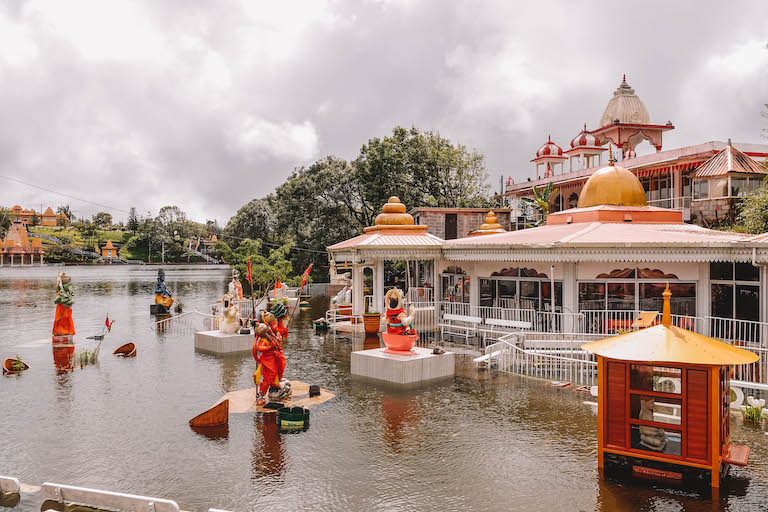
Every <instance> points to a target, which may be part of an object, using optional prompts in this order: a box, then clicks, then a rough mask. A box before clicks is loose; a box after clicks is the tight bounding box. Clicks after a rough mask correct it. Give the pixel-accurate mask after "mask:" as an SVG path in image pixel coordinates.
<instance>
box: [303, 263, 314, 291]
mask: <svg viewBox="0 0 768 512" xmlns="http://www.w3.org/2000/svg"><path fill="white" fill-rule="evenodd" d="M310 270H312V263H310V264H309V266H308V267H307V270H305V271H304V273H303V274H301V286H302V288H303V287H304V285H305V284H307V279H309V271H310Z"/></svg>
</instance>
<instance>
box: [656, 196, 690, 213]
mask: <svg viewBox="0 0 768 512" xmlns="http://www.w3.org/2000/svg"><path fill="white" fill-rule="evenodd" d="M692 199H693V198H692V197H690V196H682V197H668V198H666V199H649V200H648V206H657V207H659V208H669V209H670V210H682V209H684V208H690V207H691V200H692Z"/></svg>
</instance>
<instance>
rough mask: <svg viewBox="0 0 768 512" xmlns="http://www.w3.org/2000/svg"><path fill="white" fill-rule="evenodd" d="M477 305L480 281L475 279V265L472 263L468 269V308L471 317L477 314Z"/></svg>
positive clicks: (478, 303) (478, 302)
mask: <svg viewBox="0 0 768 512" xmlns="http://www.w3.org/2000/svg"><path fill="white" fill-rule="evenodd" d="M479 305H480V279H478V277H477V263H473V264H472V266H471V267H470V268H469V306H470V309H471V310H472V314H473V315H474V314H477V313H479V310H478V309H477V307H478V306H479ZM478 316H479V315H478Z"/></svg>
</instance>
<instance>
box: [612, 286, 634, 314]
mask: <svg viewBox="0 0 768 512" xmlns="http://www.w3.org/2000/svg"><path fill="white" fill-rule="evenodd" d="M608 309H609V310H612V311H617V310H618V311H627V310H630V311H631V310H634V309H635V283H608Z"/></svg>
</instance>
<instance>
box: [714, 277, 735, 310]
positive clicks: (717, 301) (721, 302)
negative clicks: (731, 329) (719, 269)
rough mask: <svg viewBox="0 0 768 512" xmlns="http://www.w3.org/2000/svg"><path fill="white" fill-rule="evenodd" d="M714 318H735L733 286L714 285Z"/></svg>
mask: <svg viewBox="0 0 768 512" xmlns="http://www.w3.org/2000/svg"><path fill="white" fill-rule="evenodd" d="M712 316H716V317H720V318H733V285H732V284H719V283H713V284H712Z"/></svg>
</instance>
